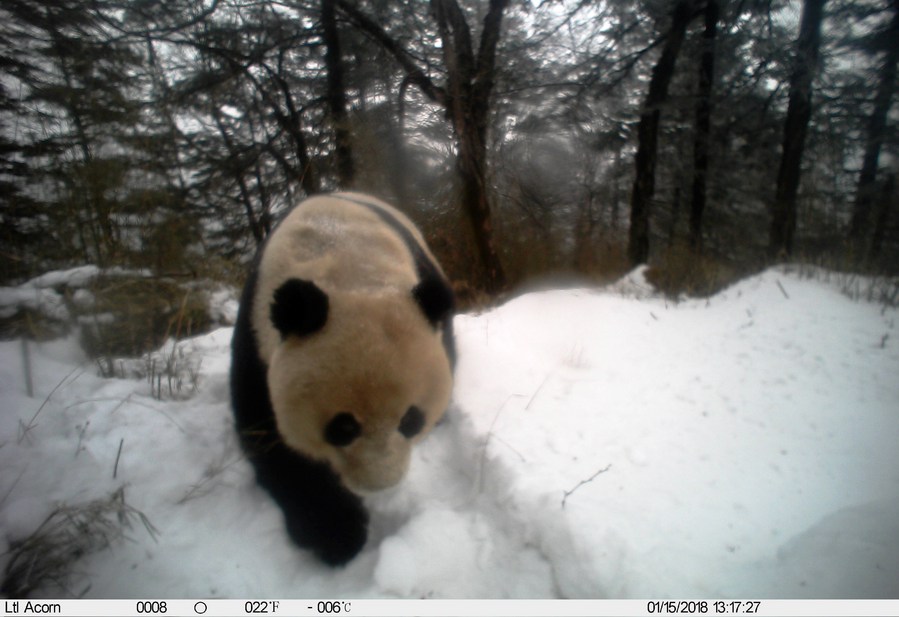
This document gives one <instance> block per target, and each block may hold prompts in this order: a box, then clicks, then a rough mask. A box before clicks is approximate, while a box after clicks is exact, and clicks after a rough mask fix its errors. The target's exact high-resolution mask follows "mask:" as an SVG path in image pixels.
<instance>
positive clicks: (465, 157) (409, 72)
mask: <svg viewBox="0 0 899 617" xmlns="http://www.w3.org/2000/svg"><path fill="white" fill-rule="evenodd" d="M335 1H336V2H337V4H338V6H339V7H340V9H341V11H343V13H344V14H346V16H347V17H348V18H349V19H350V20H351V21H352V22H353V23H354V24H355V25H356V26H357V27H358V28H360V29H362V30H363V31H365V32H366V33H368V34H369V35H370V36H371V37H372V38H373V39H374V40H375V41H377V42H378V43H379V44H380V45H381V47H383V48H384V49H385V50H386V51H387V52H388V53H390V54H392V55H393V57H394V58H395V59H396V61H397V62H398V63H399V64H400V66H401V67H402V68H403V70H404V71H405V72H406V77H405V79H404V81H403V86H402V87H401V96H402V91H404V89H405V86H406V84H415V85H416V86H418V87H419V88H420V89H421V91H422V92H423V93H424V95H425V96H427V97H428V98H429V99H430V100H432V101H434V102H435V103H438V104H440V105H442V106H443V108H444V109H445V110H446V115H447V118H448V119H449V121H450V122H451V123H452V126H453V133H454V136H455V138H456V148H457V151H456V157H457V159H456V167H457V170H458V173H459V183H460V189H461V191H460V193H461V198H462V208H463V210H464V212H465V214H466V216H467V218H468V220H469V222H470V223H471V228H472V234H473V236H474V239H475V245H476V247H477V251H478V257H479V259H480V261H481V272H482V273H483V277H482V278H483V283H484V287H485V288H486V289H487V291H490V292H496V291H499V290H501V289H503V288H504V287H505V286H506V275H505V272H504V271H503V267H502V263H501V261H500V258H499V253H498V251H497V250H496V242H495V239H494V235H493V219H492V214H491V208H490V193H489V189H488V185H487V126H488V121H489V117H490V114H489V112H490V95H491V93H492V90H493V76H494V73H495V70H496V49H497V46H498V44H499V37H500V30H501V26H502V19H503V12H504V11H505V8H506V5H507V4H508V0H490V2H489V5H488V8H487V14H486V15H485V17H484V23H483V28H482V30H481V40H480V43H479V47H478V50H477V54H475V52H474V47H473V44H472V38H471V30H470V29H469V27H468V23H467V22H466V20H465V14H464V13H463V12H462V9H461V8H460V7H459V4H458V2H457V1H456V0H431V11H432V13H433V15H434V19H435V21H436V23H437V30H438V34H439V36H440V42H441V47H442V49H443V58H444V64H445V69H446V80H447V84H446V87H445V88H442V87H439V86H437V85H436V84H434V82H432V81H431V79H430V78H429V77H428V73H427V71H425V70H423V69H422V68H421V67H420V66H418V64H417V61H416V59H415V58H413V57H412V56H411V55H410V54H408V53H407V52H406V51H405V50H404V49H403V48H402V47H400V45H399V44H398V43H397V42H396V41H395V40H394V39H393V38H392V37H391V36H390V35H389V34H388V33H387V32H386V31H385V30H384V29H383V28H382V27H381V26H380V25H379V24H377V23H376V22H375V21H374V20H372V19H371V18H369V17H368V16H366V15H365V14H363V13H362V12H361V11H359V10H358V9H357V8H356V7H355V6H354V5H353V3H352V2H349V1H347V0H335Z"/></svg>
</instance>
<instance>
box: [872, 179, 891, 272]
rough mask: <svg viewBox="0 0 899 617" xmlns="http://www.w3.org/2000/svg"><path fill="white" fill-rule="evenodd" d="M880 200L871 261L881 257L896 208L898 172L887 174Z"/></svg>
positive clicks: (875, 222)
mask: <svg viewBox="0 0 899 617" xmlns="http://www.w3.org/2000/svg"><path fill="white" fill-rule="evenodd" d="M878 201H879V202H880V203H879V204H878V207H877V215H876V220H875V221H874V233H873V234H872V235H871V248H870V249H869V251H868V262H869V263H872V262H874V261H876V260H877V259H878V258H879V257H880V251H881V249H882V248H883V239H884V236H886V231H887V223H888V222H889V218H890V211H891V210H892V209H893V208H894V205H893V202H895V201H896V174H889V175H888V176H887V178H886V181H885V182H884V183H883V190H881V191H880V199H879V200H878Z"/></svg>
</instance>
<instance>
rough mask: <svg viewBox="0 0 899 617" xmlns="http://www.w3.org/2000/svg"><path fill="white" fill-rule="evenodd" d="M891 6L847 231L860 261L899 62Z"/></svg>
mask: <svg viewBox="0 0 899 617" xmlns="http://www.w3.org/2000/svg"><path fill="white" fill-rule="evenodd" d="M890 3H891V5H892V8H893V19H892V20H891V22H890V26H889V28H888V29H887V30H886V31H885V32H884V33H883V36H882V38H881V40H882V41H883V44H884V46H885V47H886V49H885V51H886V53H885V55H884V59H883V64H882V65H881V66H880V71H879V74H878V86H877V94H876V95H875V97H874V111H873V112H872V113H871V116H870V117H869V118H868V131H867V135H866V138H865V155H864V159H863V161H862V169H861V171H860V172H859V176H858V187H857V188H856V192H855V204H854V207H853V211H852V222H851V224H850V228H849V237H850V239H851V240H852V241H853V243H854V244H855V246H856V250H857V253H858V254H857V256H858V257H860V258H861V257H863V256H864V253H865V251H864V248H863V246H862V244H863V241H864V238H865V235H866V233H867V231H868V228H869V226H870V222H869V219H870V218H871V207H872V204H873V203H874V198H875V197H876V194H877V167H878V163H879V160H880V149H881V146H882V145H883V141H884V133H885V130H886V126H887V116H888V114H889V111H890V106H891V105H892V102H893V93H894V92H895V90H896V64H897V61H899V0H891V2H890Z"/></svg>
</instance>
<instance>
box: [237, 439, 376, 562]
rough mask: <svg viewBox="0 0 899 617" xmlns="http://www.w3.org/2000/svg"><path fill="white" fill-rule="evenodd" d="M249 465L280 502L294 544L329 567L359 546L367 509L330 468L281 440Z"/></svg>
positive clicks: (365, 532) (347, 557) (364, 535)
mask: <svg viewBox="0 0 899 617" xmlns="http://www.w3.org/2000/svg"><path fill="white" fill-rule="evenodd" d="M254 464H255V466H256V475H257V479H258V480H259V483H260V484H262V486H264V487H265V488H266V489H267V490H268V491H269V493H271V495H272V497H274V499H275V501H277V502H278V505H280V506H281V510H282V511H283V512H284V518H285V522H286V525H287V531H288V533H289V534H290V537H291V538H292V539H293V541H294V542H296V543H297V544H298V545H300V546H303V547H305V548H309V549H311V550H312V552H314V553H315V554H316V555H317V556H318V557H319V559H321V560H322V561H324V562H325V563H327V564H329V565H332V566H339V565H343V564H345V563H347V562H348V561H350V560H351V559H352V558H353V557H355V556H356V555H357V554H358V553H359V551H360V550H362V547H363V546H364V545H365V540H366V538H367V535H368V529H367V528H368V512H367V511H366V510H365V506H364V505H363V503H362V500H361V499H360V498H359V497H358V496H357V495H355V494H354V493H352V492H350V491H349V490H348V489H347V488H346V487H345V486H343V484H342V483H341V482H340V479H339V478H338V476H337V474H335V473H334V471H333V470H332V469H331V468H330V466H328V465H327V464H326V463H320V462H316V461H312V460H310V459H308V458H306V457H304V456H302V455H300V454H298V453H296V452H294V451H293V450H290V449H289V448H287V446H284V445H283V444H278V445H276V446H274V447H273V448H272V449H271V450H269V451H268V452H266V453H265V454H264V455H262V456H257V457H256V458H255V460H254Z"/></svg>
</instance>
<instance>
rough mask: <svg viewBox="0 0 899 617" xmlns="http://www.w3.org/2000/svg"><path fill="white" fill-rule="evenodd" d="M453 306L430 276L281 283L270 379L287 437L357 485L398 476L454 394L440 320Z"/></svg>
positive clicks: (275, 301)
mask: <svg viewBox="0 0 899 617" xmlns="http://www.w3.org/2000/svg"><path fill="white" fill-rule="evenodd" d="M451 307H452V297H451V295H448V293H446V292H442V291H441V288H440V287H439V286H430V287H429V286H428V285H427V283H422V284H419V285H418V286H416V287H415V288H414V289H410V290H397V291H395V292H394V291H390V292H387V291H383V292H380V293H378V294H371V293H362V292H353V291H332V292H331V293H328V294H326V293H325V292H324V291H323V290H322V289H320V288H319V287H318V286H317V285H316V284H315V283H313V282H311V281H306V280H302V279H298V278H292V279H288V280H287V281H285V282H283V283H282V284H281V285H280V286H279V287H278V288H277V289H276V291H275V293H274V297H273V298H272V303H271V312H270V313H271V314H270V316H271V321H272V324H273V325H274V326H275V328H276V329H277V331H278V332H279V334H280V343H279V344H278V345H277V347H276V349H275V350H274V353H273V355H272V357H271V360H270V362H269V367H268V386H269V393H270V396H271V401H272V406H273V408H274V412H275V418H276V421H277V424H278V431H279V433H280V434H281V436H282V438H283V439H284V441H285V442H286V443H287V445H288V446H290V447H292V448H294V449H296V450H298V451H299V452H301V453H303V454H305V455H307V456H310V457H312V458H315V459H319V460H325V461H327V462H329V463H330V464H331V466H332V467H333V468H334V470H335V471H336V472H337V473H338V475H340V477H341V478H342V479H343V480H344V482H345V484H346V485H347V486H348V487H349V488H351V489H355V490H378V489H383V488H387V487H389V486H392V485H394V484H396V483H397V482H399V481H400V479H401V478H402V477H403V475H404V474H405V472H406V470H407V468H408V466H409V459H410V454H411V448H412V446H413V445H414V444H415V443H417V442H418V441H420V440H421V439H422V438H423V437H424V436H425V435H426V434H427V433H428V431H430V430H431V428H432V427H433V426H434V424H435V423H436V422H437V421H438V420H439V419H440V418H441V417H442V415H443V413H444V411H445V409H446V407H447V405H448V403H449V398H450V392H451V389H452V381H453V378H452V368H451V365H450V360H449V357H448V355H447V351H446V349H445V348H444V345H443V342H442V339H441V331H440V327H439V326H440V324H441V323H442V321H443V319H445V318H446V317H447V315H448V314H449V312H450V310H451Z"/></svg>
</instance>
